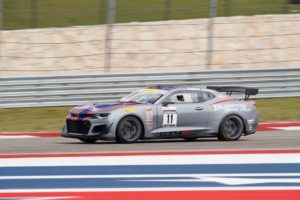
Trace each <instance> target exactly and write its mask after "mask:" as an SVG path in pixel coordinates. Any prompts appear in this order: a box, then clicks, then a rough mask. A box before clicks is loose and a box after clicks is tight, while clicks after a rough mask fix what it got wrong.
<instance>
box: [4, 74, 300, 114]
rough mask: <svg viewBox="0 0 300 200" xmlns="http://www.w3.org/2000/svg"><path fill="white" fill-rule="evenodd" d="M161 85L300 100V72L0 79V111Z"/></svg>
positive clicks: (101, 98)
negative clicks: (243, 89)
mask: <svg viewBox="0 0 300 200" xmlns="http://www.w3.org/2000/svg"><path fill="white" fill-rule="evenodd" d="M159 84H161V85H162V84H177V85H189V86H193V87H202V86H206V85H215V86H249V87H257V88H259V89H260V91H259V94H258V95H257V96H255V97H254V98H273V97H296V96H300V68H286V69H261V70H210V71H193V72H161V73H135V74H124V73H122V74H110V73H108V74H100V75H75V76H43V77H9V78H0V93H1V95H0V107H1V108H14V107H37V106H67V105H77V104H81V103H85V102H91V101H97V102H111V101H115V100H117V99H119V98H121V97H122V96H124V95H125V94H128V93H129V92H131V91H133V90H136V89H138V88H141V87H146V86H150V85H159Z"/></svg>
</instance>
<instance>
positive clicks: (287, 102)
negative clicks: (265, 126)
mask: <svg viewBox="0 0 300 200" xmlns="http://www.w3.org/2000/svg"><path fill="white" fill-rule="evenodd" d="M256 107H257V109H258V111H259V113H260V121H261V122H273V121H300V97H298V98H279V99H261V100H256ZM69 109H70V107H43V108H15V109H0V121H1V124H0V132H7V131H10V132H13V131H19V132H22V131H23V132H24V131H25V132H27V131H28V132H30V131H37V132H39V131H59V130H60V129H61V128H62V127H63V125H64V121H65V117H66V115H67V112H68V110H69Z"/></svg>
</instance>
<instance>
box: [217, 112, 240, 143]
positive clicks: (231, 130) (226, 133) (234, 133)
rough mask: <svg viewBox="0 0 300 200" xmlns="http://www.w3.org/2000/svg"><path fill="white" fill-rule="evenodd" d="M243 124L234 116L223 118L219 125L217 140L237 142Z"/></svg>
mask: <svg viewBox="0 0 300 200" xmlns="http://www.w3.org/2000/svg"><path fill="white" fill-rule="evenodd" d="M243 130H244V123H243V121H242V119H241V118H240V117H238V116H236V115H229V116H227V117H225V118H224V119H223V121H222V123H221V125H220V129H219V133H218V139H219V140H221V141H235V140H238V139H239V138H240V137H241V136H242V133H243Z"/></svg>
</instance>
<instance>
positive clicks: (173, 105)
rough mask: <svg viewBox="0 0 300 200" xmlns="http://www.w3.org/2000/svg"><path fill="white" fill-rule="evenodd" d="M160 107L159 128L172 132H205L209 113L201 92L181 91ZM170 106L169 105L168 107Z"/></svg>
mask: <svg viewBox="0 0 300 200" xmlns="http://www.w3.org/2000/svg"><path fill="white" fill-rule="evenodd" d="M164 102H165V103H163V104H165V105H163V104H160V105H158V113H159V115H158V126H159V127H160V128H163V129H166V130H170V131H182V130H204V129H206V126H207V121H208V117H209V111H208V109H207V106H206V104H205V103H202V100H201V93H200V92H199V91H180V92H176V93H174V94H172V95H170V96H169V97H168V98H167V99H165V100H164ZM166 104H168V105H166Z"/></svg>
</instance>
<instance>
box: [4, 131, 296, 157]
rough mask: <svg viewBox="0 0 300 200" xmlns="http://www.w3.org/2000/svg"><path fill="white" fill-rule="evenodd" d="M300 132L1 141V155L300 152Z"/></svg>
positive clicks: (45, 138) (14, 139)
mask: <svg viewBox="0 0 300 200" xmlns="http://www.w3.org/2000/svg"><path fill="white" fill-rule="evenodd" d="M299 148H300V131H259V132H257V133H256V134H253V135H250V136H247V137H242V138H241V139H240V140H239V141H234V142H221V141H218V140H217V139H215V138H210V139H198V140H196V141H193V142H188V141H185V140H182V139H168V140H146V141H140V142H138V143H135V144H117V143H115V142H107V141H98V142H97V143H95V144H84V143H82V142H80V141H79V140H76V139H69V138H62V137H42V138H13V139H0V154H35V153H83V152H98V153H99V152H100V153H101V152H130V151H197V150H198V151H202V150H260V149H281V150H283V149H299Z"/></svg>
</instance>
